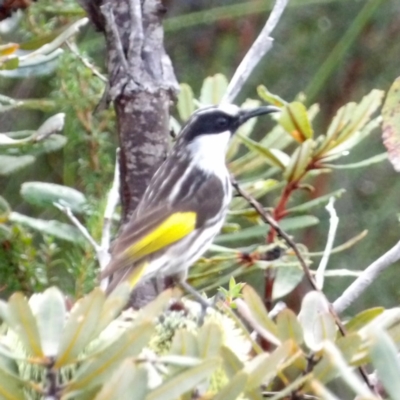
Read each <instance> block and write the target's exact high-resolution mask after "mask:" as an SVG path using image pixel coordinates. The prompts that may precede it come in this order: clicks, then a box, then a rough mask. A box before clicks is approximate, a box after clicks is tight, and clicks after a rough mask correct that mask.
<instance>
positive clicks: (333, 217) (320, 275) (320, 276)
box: [315, 197, 339, 290]
mask: <svg viewBox="0 0 400 400" xmlns="http://www.w3.org/2000/svg"><path fill="white" fill-rule="evenodd" d="M334 203H335V198H334V197H331V198H330V199H329V203H328V205H327V206H326V207H325V208H326V210H327V211H328V212H329V215H330V218H329V231H328V239H327V241H326V246H325V250H324V255H323V256H322V258H321V262H320V263H319V266H318V268H317V271H316V274H315V281H316V283H317V286H318V288H319V289H320V290H322V288H323V287H324V277H325V269H326V266H327V265H328V261H329V256H330V255H331V251H332V248H333V242H334V240H335V236H336V231H337V227H338V224H339V218H338V216H337V214H336V210H335V208H334V206H333V205H334Z"/></svg>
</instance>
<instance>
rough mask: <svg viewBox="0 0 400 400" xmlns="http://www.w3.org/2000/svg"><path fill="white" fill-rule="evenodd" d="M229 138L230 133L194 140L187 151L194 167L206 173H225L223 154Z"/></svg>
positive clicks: (201, 136) (208, 135) (209, 135)
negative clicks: (190, 155)
mask: <svg viewBox="0 0 400 400" xmlns="http://www.w3.org/2000/svg"><path fill="white" fill-rule="evenodd" d="M230 138H231V133H230V131H226V132H222V133H217V134H205V135H200V136H197V137H196V138H194V139H193V141H192V142H191V143H190V144H189V145H188V150H189V151H190V152H191V154H192V158H193V161H194V163H195V165H196V166H197V167H199V168H201V169H202V170H203V171H206V172H208V173H216V174H217V175H220V174H223V173H225V170H226V167H225V152H226V149H227V147H228V143H229V139H230Z"/></svg>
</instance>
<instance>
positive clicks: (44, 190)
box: [21, 182, 87, 213]
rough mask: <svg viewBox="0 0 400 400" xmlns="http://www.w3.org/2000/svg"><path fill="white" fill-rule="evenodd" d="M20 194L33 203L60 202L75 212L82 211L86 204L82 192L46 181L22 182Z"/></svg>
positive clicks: (49, 203) (41, 205)
mask: <svg viewBox="0 0 400 400" xmlns="http://www.w3.org/2000/svg"><path fill="white" fill-rule="evenodd" d="M21 196H22V197H23V198H24V199H25V200H26V201H27V202H28V203H30V204H33V205H37V206H40V207H49V206H53V204H54V203H60V204H62V205H63V206H66V207H68V208H70V209H71V210H72V211H73V212H77V213H82V212H84V211H85V207H86V204H87V202H86V198H85V196H84V194H83V193H81V192H79V191H78V190H76V189H74V188H71V187H68V186H63V185H57V184H55V183H47V182H25V183H23V184H22V186H21Z"/></svg>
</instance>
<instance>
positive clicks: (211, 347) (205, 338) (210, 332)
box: [197, 322, 222, 359]
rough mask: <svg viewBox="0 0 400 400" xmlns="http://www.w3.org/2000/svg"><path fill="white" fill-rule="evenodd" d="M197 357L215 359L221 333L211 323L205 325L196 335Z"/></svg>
mask: <svg viewBox="0 0 400 400" xmlns="http://www.w3.org/2000/svg"><path fill="white" fill-rule="evenodd" d="M197 340H198V346H199V347H198V348H199V352H200V353H199V356H200V357H201V358H204V359H207V358H211V357H217V356H218V354H219V351H220V348H221V346H222V331H221V328H220V327H219V325H217V324H216V323H213V322H207V323H205V324H204V325H203V326H202V327H201V328H200V331H199V333H198V339H197Z"/></svg>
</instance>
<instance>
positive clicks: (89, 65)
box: [65, 40, 108, 82]
mask: <svg viewBox="0 0 400 400" xmlns="http://www.w3.org/2000/svg"><path fill="white" fill-rule="evenodd" d="M65 44H66V45H67V46H68V48H69V49H70V51H71V53H72V54H74V55H75V56H76V57H77V58H78V59H79V60H80V61H81V62H82V64H83V65H84V66H85V67H87V68H89V69H90V70H91V71H92V74H93V75H95V76H97V77H98V78H99V79H100V80H102V81H103V82H107V81H108V80H107V77H106V76H105V75H103V74H102V73H101V72H100V71H98V70H97V68H96V67H95V66H94V64H92V63H91V62H90V61H89V60H88V59H86V58H85V57H83V56H82V54H81V53H79V49H78V48H77V46H76V44H75V43H71V42H70V41H69V40H67V41H66V42H65Z"/></svg>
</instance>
